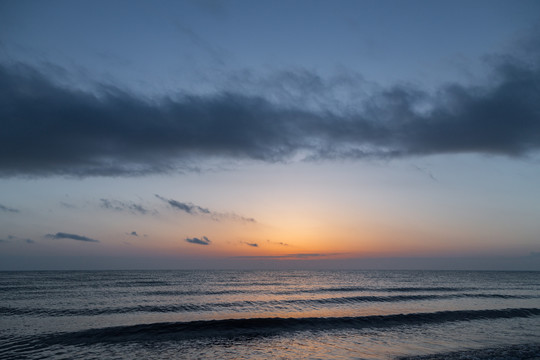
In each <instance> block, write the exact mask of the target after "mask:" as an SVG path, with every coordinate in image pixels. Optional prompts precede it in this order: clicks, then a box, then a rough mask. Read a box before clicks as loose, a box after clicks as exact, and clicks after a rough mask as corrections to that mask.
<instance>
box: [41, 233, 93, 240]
mask: <svg viewBox="0 0 540 360" xmlns="http://www.w3.org/2000/svg"><path fill="white" fill-rule="evenodd" d="M45 237H46V238H49V239H70V240H77V241H85V242H99V240H96V239H92V238H89V237H86V236H82V235H77V234H68V233H63V232H57V233H56V234H47V235H45Z"/></svg>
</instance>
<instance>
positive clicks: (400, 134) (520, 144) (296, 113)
mask: <svg viewBox="0 0 540 360" xmlns="http://www.w3.org/2000/svg"><path fill="white" fill-rule="evenodd" d="M529 53H531V54H533V53H534V52H532V51H531V52H529ZM534 54H536V53H534ZM531 57H533V59H532V60H531V59H530V58H531ZM523 58H524V59H526V60H522V59H517V58H515V57H511V56H506V55H505V56H491V57H490V59H489V63H486V66H490V67H491V69H492V73H491V78H490V79H489V81H486V82H485V83H483V84H478V85H476V86H468V85H467V86H466V85H461V84H448V85H446V86H444V87H441V88H440V89H438V90H437V91H435V92H427V91H424V90H423V89H420V88H418V87H415V86H412V85H399V86H393V87H389V88H384V89H379V90H377V91H375V92H370V93H369V94H367V95H366V96H364V97H363V98H359V99H358V100H357V101H356V102H355V103H354V106H349V107H346V108H345V107H342V108H345V110H343V109H341V110H340V109H339V107H334V106H330V105H328V104H331V101H330V102H328V104H327V103H325V102H324V101H323V99H322V98H323V96H322V95H321V94H324V92H325V88H326V87H328V86H330V85H327V82H325V81H322V80H321V79H320V78H319V77H317V76H314V75H310V74H309V73H305V72H303V73H300V74H298V73H299V72H296V75H297V76H296V77H294V76H291V74H292V75H294V74H295V72H292V73H291V74H289V75H288V76H287V78H288V79H292V80H289V82H291V83H292V85H291V84H289V83H285V85H287V86H289V87H294V86H297V87H298V88H299V89H301V90H302V91H296V92H295V91H292V90H290V91H289V93H291V94H293V95H294V94H300V95H301V96H302V97H303V98H304V99H309V98H310V97H311V95H312V94H314V97H315V100H314V101H313V102H315V103H316V104H318V106H310V105H309V101H308V102H302V101H298V102H296V101H290V102H287V101H281V100H280V99H278V100H276V99H273V98H272V97H271V96H267V95H266V94H265V92H264V89H262V90H261V91H259V92H258V95H243V94H240V93H232V92H227V91H223V92H218V93H215V94H213V95H204V96H188V95H185V96H177V97H174V98H173V97H166V98H162V99H158V100H155V99H154V100H150V99H146V98H142V97H139V96H136V95H134V94H131V93H128V92H126V91H123V90H121V89H119V88H117V87H113V86H101V87H99V88H98V89H96V90H95V91H94V92H84V91H81V90H76V89H72V88H68V87H65V86H60V85H58V84H57V83H55V81H54V80H53V79H51V78H49V77H47V76H45V75H44V74H43V73H41V72H39V71H37V70H36V69H34V68H31V67H29V66H26V65H21V64H18V65H9V66H8V65H6V64H0V125H1V128H2V131H1V132H0V176H4V177H7V176H20V175H24V176H48V175H70V176H94V175H100V176H122V175H123V176H130V175H143V174H150V173H165V172H171V171H179V170H180V169H181V168H182V167H186V166H190V165H189V164H191V163H193V162H195V161H199V160H200V159H201V158H211V157H215V158H223V157H225V158H234V159H251V160H261V161H266V162H276V161H288V160H289V159H291V158H293V157H294V156H295V155H298V154H302V156H304V157H305V158H306V159H317V160H320V159H336V158H366V157H370V158H388V157H403V156H411V155H429V154H452V153H479V154H499V155H507V156H521V155H526V154H528V153H530V152H532V151H536V150H539V149H540V101H538V99H539V98H540V67H539V66H538V64H540V61H538V57H537V56H532V55H529V58H527V57H523ZM53 75H54V74H53ZM351 78H352V77H351ZM294 84H296V85H294ZM332 86H333V85H332ZM231 88H234V87H231ZM285 93H286V92H285ZM300 95H299V96H300ZM291 96H292V95H291ZM294 96H296V95H294ZM319 98H320V99H321V100H320V101H319ZM321 104H322V105H324V106H321ZM182 204H183V203H179V204H177V205H179V207H178V208H179V209H181V208H180V207H181V206H182ZM183 205H188V206H187V207H184V209H181V210H184V211H186V212H189V211H193V210H194V209H193V208H190V207H189V204H183ZM171 206H175V205H171ZM195 210H196V211H202V208H201V209H195Z"/></svg>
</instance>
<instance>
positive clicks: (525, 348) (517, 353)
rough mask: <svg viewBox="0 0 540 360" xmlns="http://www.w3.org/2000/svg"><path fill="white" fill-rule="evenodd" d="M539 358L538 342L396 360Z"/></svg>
mask: <svg viewBox="0 0 540 360" xmlns="http://www.w3.org/2000/svg"><path fill="white" fill-rule="evenodd" d="M511 359H513V360H540V343H538V344H523V345H513V346H502V347H493V348H487V349H480V350H470V351H454V352H448V353H441V354H433V355H423V356H406V357H399V358H398V359H397V360H511Z"/></svg>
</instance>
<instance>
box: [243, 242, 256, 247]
mask: <svg viewBox="0 0 540 360" xmlns="http://www.w3.org/2000/svg"><path fill="white" fill-rule="evenodd" d="M244 244H246V245H247V246H251V247H259V244H257V243H249V242H244Z"/></svg>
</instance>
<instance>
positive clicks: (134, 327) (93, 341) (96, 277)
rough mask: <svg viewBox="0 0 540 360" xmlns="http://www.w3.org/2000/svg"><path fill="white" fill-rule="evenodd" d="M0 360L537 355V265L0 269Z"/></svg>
mask: <svg viewBox="0 0 540 360" xmlns="http://www.w3.org/2000/svg"><path fill="white" fill-rule="evenodd" d="M0 359H10V360H11V359H540V272H478V271H474V272H470V271H290V270H283V271H280V270H276V271H43V272H31V271H25V272H0Z"/></svg>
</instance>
